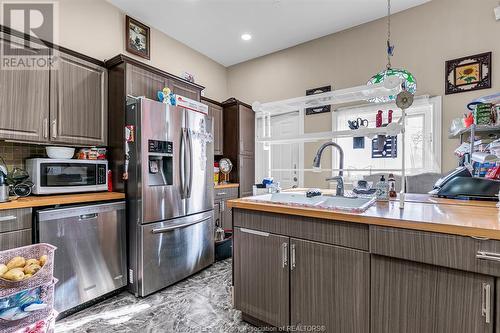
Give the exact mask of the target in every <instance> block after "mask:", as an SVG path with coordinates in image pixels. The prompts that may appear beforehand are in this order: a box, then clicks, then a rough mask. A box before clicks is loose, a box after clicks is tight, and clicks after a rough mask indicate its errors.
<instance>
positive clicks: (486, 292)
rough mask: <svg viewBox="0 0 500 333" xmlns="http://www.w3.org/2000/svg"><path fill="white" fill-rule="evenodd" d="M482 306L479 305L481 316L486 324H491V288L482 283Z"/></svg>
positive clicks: (487, 284)
mask: <svg viewBox="0 0 500 333" xmlns="http://www.w3.org/2000/svg"><path fill="white" fill-rule="evenodd" d="M481 296H482V302H481V303H482V304H481V315H482V316H483V317H485V318H484V320H485V322H486V324H490V323H491V286H490V285H489V283H483V288H482V295H481Z"/></svg>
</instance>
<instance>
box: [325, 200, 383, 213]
mask: <svg viewBox="0 0 500 333" xmlns="http://www.w3.org/2000/svg"><path fill="white" fill-rule="evenodd" d="M325 198H326V200H324V201H322V202H321V203H319V204H318V206H319V207H321V208H326V209H338V210H347V211H355V212H364V211H365V210H367V209H368V208H370V206H371V205H373V203H374V202H375V198H359V197H325Z"/></svg>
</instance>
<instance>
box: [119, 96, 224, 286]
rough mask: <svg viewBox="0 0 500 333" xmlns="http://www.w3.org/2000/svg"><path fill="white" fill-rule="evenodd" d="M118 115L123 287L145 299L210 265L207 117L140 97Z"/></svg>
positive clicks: (211, 227)
mask: <svg viewBox="0 0 500 333" xmlns="http://www.w3.org/2000/svg"><path fill="white" fill-rule="evenodd" d="M126 112H127V115H126V125H127V131H128V135H127V139H126V143H125V144H126V149H125V150H126V152H127V154H128V167H126V175H127V182H126V191H127V222H128V231H129V232H128V243H129V256H128V260H129V262H128V267H129V288H130V291H131V292H132V293H134V294H135V295H136V296H146V295H148V294H151V293H153V292H155V291H157V290H159V289H162V288H164V287H166V286H168V285H171V284H173V283H175V282H177V281H179V280H182V279H184V278H186V277H187V276H189V275H191V274H193V273H195V272H197V271H199V270H201V269H203V268H205V267H207V266H209V265H210V264H212V263H213V261H214V221H213V218H214V217H213V143H212V142H213V141H212V139H211V137H212V134H211V133H212V119H211V117H208V116H207V115H205V114H203V113H201V112H196V111H192V110H188V109H185V108H181V107H177V106H171V105H168V104H164V103H159V102H156V101H153V100H149V99H145V98H137V99H136V98H128V99H127V111H126ZM110 121H112V119H111V120H110Z"/></svg>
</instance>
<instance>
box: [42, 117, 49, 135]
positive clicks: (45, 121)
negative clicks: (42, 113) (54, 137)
mask: <svg viewBox="0 0 500 333" xmlns="http://www.w3.org/2000/svg"><path fill="white" fill-rule="evenodd" d="M48 132H49V120H48V119H47V118H43V124H42V133H43V138H44V139H47V137H48V135H49V134H48Z"/></svg>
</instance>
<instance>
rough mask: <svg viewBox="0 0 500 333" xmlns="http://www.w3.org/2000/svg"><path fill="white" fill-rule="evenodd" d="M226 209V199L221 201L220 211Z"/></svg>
mask: <svg viewBox="0 0 500 333" xmlns="http://www.w3.org/2000/svg"><path fill="white" fill-rule="evenodd" d="M225 210H226V202H225V201H221V202H220V211H221V212H223V211H225Z"/></svg>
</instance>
